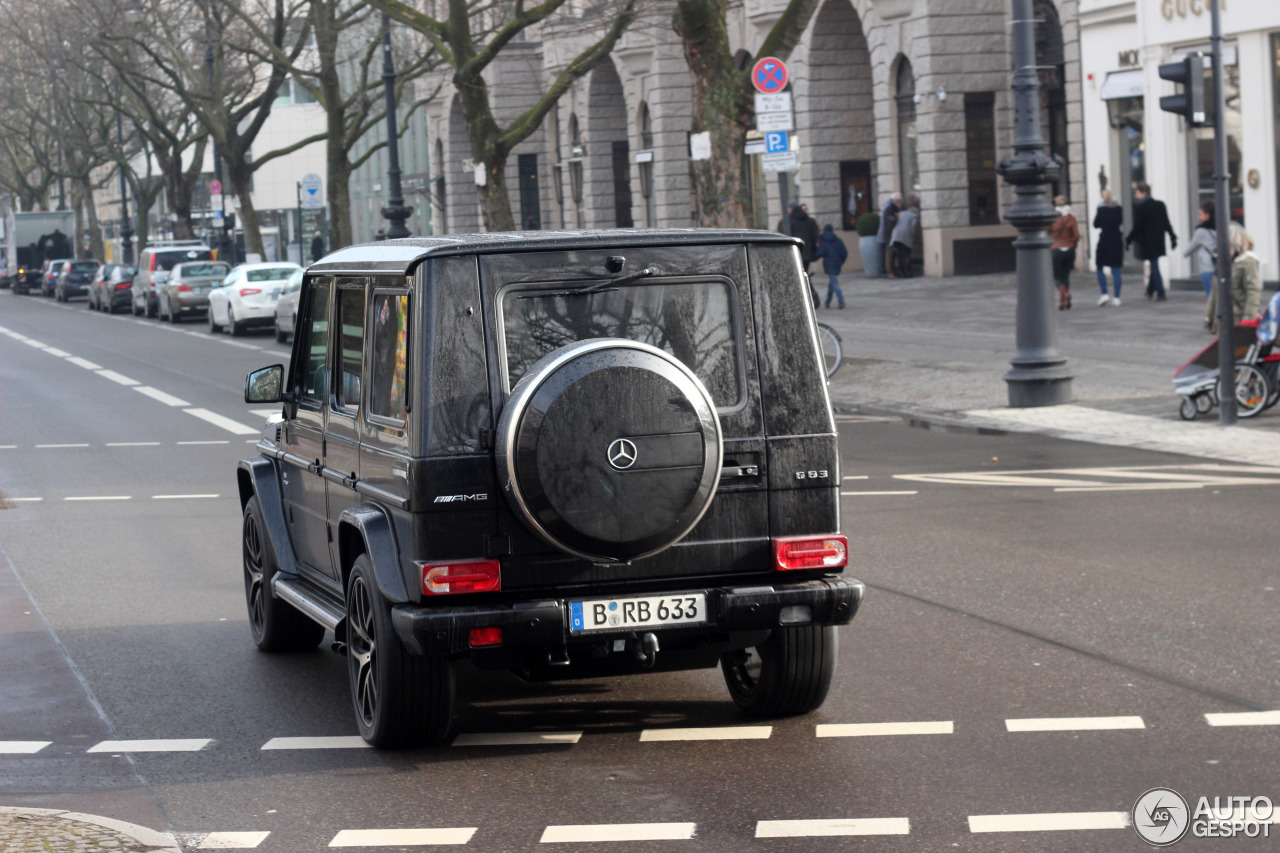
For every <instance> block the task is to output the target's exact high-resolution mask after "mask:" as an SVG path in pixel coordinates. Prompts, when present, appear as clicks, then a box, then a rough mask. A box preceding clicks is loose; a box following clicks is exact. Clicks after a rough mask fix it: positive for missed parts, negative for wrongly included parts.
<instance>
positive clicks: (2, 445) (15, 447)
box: [0, 444, 18, 450]
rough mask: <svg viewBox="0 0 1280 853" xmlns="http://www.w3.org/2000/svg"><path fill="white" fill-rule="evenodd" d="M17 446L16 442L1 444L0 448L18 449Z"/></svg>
mask: <svg viewBox="0 0 1280 853" xmlns="http://www.w3.org/2000/svg"><path fill="white" fill-rule="evenodd" d="M17 447H18V445H16V444H0V450H16V449H17Z"/></svg>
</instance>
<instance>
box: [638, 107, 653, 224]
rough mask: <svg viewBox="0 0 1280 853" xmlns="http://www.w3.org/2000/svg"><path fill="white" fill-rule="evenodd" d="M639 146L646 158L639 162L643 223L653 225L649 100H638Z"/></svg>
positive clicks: (651, 141)
mask: <svg viewBox="0 0 1280 853" xmlns="http://www.w3.org/2000/svg"><path fill="white" fill-rule="evenodd" d="M640 148H641V151H640V152H637V153H638V156H640V157H646V158H647V159H645V160H642V161H641V162H640V195H641V196H643V197H644V224H645V227H646V228H652V227H654V224H655V223H656V222H657V210H656V209H655V208H656V207H657V205H656V203H655V202H654V199H653V125H652V123H651V122H650V121H649V102H648V101H641V102H640Z"/></svg>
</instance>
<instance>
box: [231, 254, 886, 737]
mask: <svg viewBox="0 0 1280 853" xmlns="http://www.w3.org/2000/svg"><path fill="white" fill-rule="evenodd" d="M798 245H799V244H798V241H796V240H794V239H792V238H790V237H784V236H782V235H778V234H771V233H767V232H757V231H721V230H706V229H699V230H684V231H676V230H670V231H625V230H619V231H593V232H523V233H513V234H482V235H473V236H456V237H440V238H422V239H405V240H392V241H388V242H380V243H376V244H372V245H363V246H354V247H351V248H348V249H342V250H340V251H337V252H334V253H332V254H330V255H328V256H327V257H325V258H323V259H322V260H321V261H320V262H319V263H316V264H314V265H313V266H312V267H310V269H309V270H308V271H307V274H306V277H305V279H304V283H303V287H302V295H301V301H300V304H299V310H298V322H297V328H296V336H295V339H294V345H293V357H292V360H291V363H290V366H289V368H288V370H286V369H285V368H284V366H283V365H273V366H271V367H266V368H263V369H261V370H257V371H254V372H253V373H251V374H250V375H249V376H248V378H247V380H246V384H245V400H246V401H247V402H251V403H255V404H261V403H274V402H281V403H283V407H282V408H283V421H281V422H279V423H277V424H272V425H269V426H268V427H267V429H266V430H265V431H264V434H263V438H262V440H261V442H259V444H258V449H259V455H258V456H255V457H253V458H250V459H245V460H242V461H241V462H240V465H239V469H238V472H237V473H238V480H239V491H240V498H241V503H242V505H243V508H244V519H243V528H242V529H243V549H242V550H243V557H244V584H245V595H246V598H247V601H248V608H249V618H250V625H251V628H252V631H253V637H254V640H255V641H256V643H257V645H258V646H259V648H261V649H263V650H266V651H284V650H296V649H304V648H314V647H315V646H316V645H318V644H319V643H320V641H321V640H322V639H323V637H324V634H325V630H326V629H329V630H332V631H333V632H334V638H335V639H334V644H335V648H336V649H337V650H339V651H340V652H342V653H344V654H345V655H346V657H347V660H348V672H349V676H350V682H351V694H352V699H353V703H354V709H355V713H356V720H357V722H358V724H359V729H360V734H361V735H362V736H363V737H364V739H365V740H367V741H368V742H369V743H371V744H373V745H375V746H397V745H409V744H420V743H432V742H440V741H442V740H444V739H446V738H447V737H448V735H449V730H450V724H451V718H452V716H453V704H454V677H455V676H454V671H455V664H456V662H457V661H459V660H461V659H464V658H469V659H470V660H471V661H472V662H473V663H474V664H475V665H476V666H478V667H481V668H494V669H509V670H511V671H513V672H515V673H517V674H519V675H520V676H522V677H524V678H528V679H557V678H582V677H592V676H602V675H617V674H623V673H633V672H644V671H653V670H675V669H691V668H699V667H711V666H715V665H716V664H717V663H718V664H719V665H720V666H721V667H722V668H723V671H724V676H725V681H726V682H727V684H728V688H729V693H730V695H731V696H732V698H733V700H734V702H736V703H737V705H738V706H739V707H740V708H741V709H742V710H743V711H745V712H746V713H748V714H752V715H757V716H785V715H792V714H802V713H806V712H808V711H810V710H813V709H814V708H817V707H818V706H819V705H821V704H822V702H823V700H824V699H825V698H826V694H827V691H828V688H829V687H830V684H831V679H832V673H833V671H834V669H835V660H836V631H835V626H837V625H841V624H845V623H847V622H849V620H851V619H852V618H853V615H854V613H855V612H856V611H857V609H858V605H859V603H860V602H861V600H862V594H863V585H862V584H861V583H859V582H857V581H855V580H851V579H846V578H844V577H842V576H841V574H840V573H841V571H842V570H843V568H844V566H845V564H846V562H847V550H848V549H847V541H846V539H845V537H843V536H841V535H840V533H839V530H840V505H839V493H840V492H839V487H840V463H839V453H838V449H837V445H836V432H835V424H834V420H833V417H832V413H831V406H830V402H829V399H828V397H827V388H826V380H825V378H824V374H823V369H822V359H821V355H820V351H819V346H818V342H817V338H816V335H815V323H814V314H813V308H812V304H811V303H810V301H809V288H808V286H807V284H806V282H805V277H804V272H803V269H802V268H801V264H800V253H799V251H798V248H797V247H798Z"/></svg>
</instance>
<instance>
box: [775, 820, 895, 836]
mask: <svg viewBox="0 0 1280 853" xmlns="http://www.w3.org/2000/svg"><path fill="white" fill-rule="evenodd" d="M910 833H911V821H909V820H908V819H907V818H905V817H876V818H845V819H836V820H762V821H759V822H757V823H756V838H821V837H831V836H839V835H848V836H851V835H909V834H910Z"/></svg>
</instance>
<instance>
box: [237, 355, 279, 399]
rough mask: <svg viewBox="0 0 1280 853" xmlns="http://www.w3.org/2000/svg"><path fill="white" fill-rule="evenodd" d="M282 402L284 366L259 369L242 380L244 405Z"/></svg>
mask: <svg viewBox="0 0 1280 853" xmlns="http://www.w3.org/2000/svg"><path fill="white" fill-rule="evenodd" d="M283 400H284V365H283V364H273V365H271V366H270V367H260V368H258V369H257V370H255V371H253V372H252V373H250V374H249V375H248V376H246V377H245V380H244V401H245V402H246V403H279V402H281V401H283Z"/></svg>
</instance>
